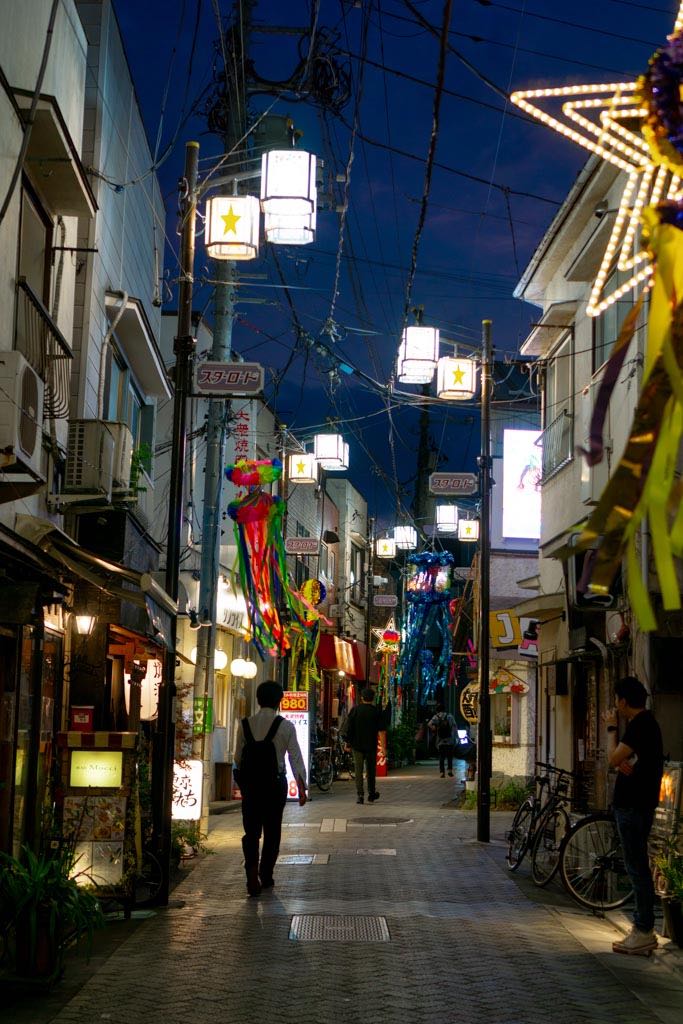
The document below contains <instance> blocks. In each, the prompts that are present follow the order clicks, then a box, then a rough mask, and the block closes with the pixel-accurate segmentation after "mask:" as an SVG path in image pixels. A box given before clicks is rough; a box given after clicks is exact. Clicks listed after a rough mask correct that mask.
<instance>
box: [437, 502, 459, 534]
mask: <svg viewBox="0 0 683 1024" xmlns="http://www.w3.org/2000/svg"><path fill="white" fill-rule="evenodd" d="M436 529H437V531H438V532H439V533H457V532H458V506H457V505H437V506H436Z"/></svg>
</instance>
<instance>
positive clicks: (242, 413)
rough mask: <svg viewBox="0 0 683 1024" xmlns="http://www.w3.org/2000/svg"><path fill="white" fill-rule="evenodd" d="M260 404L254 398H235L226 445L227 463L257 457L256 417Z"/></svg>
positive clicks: (232, 404)
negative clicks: (245, 399)
mask: <svg viewBox="0 0 683 1024" xmlns="http://www.w3.org/2000/svg"><path fill="white" fill-rule="evenodd" d="M257 411H258V404H257V403H256V402H255V401H253V400H247V401H244V400H241V399H238V398H237V399H233V401H232V403H231V417H230V430H229V434H228V443H227V445H226V465H228V466H230V465H232V464H233V463H235V462H237V461H238V460H239V459H255V458H256V418H257Z"/></svg>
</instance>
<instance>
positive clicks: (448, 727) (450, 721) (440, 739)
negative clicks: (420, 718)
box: [429, 704, 455, 779]
mask: <svg viewBox="0 0 683 1024" xmlns="http://www.w3.org/2000/svg"><path fill="white" fill-rule="evenodd" d="M429 728H430V729H431V731H432V732H433V733H436V750H437V753H438V755H439V774H440V776H441V778H442V779H444V778H445V777H446V772H445V768H446V761H448V774H449V775H450V776H451V778H453V730H454V729H455V719H454V718H453V715H450V714H449V713H448V712H447V711H446V710H445V708H444V706H443V704H439V705H438V707H437V709H436V714H435V715H434V717H433V718H432V719H431V720H430V722H429Z"/></svg>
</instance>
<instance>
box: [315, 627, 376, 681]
mask: <svg viewBox="0 0 683 1024" xmlns="http://www.w3.org/2000/svg"><path fill="white" fill-rule="evenodd" d="M316 658H317V659H318V664H319V665H320V667H321V668H325V669H328V670H330V671H336V672H345V673H346V675H347V676H351V677H352V679H363V678H364V677H365V673H364V672H363V673H362V674H361V675H360V676H359V675H357V668H356V664H357V663H356V660H355V658H354V651H353V641H348V640H342V638H341V637H339V636H335V635H334V633H321V634H320V642H319V643H318V651H317V653H316Z"/></svg>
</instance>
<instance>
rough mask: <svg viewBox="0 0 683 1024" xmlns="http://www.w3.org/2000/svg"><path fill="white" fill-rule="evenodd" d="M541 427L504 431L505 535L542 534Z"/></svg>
mask: <svg viewBox="0 0 683 1024" xmlns="http://www.w3.org/2000/svg"><path fill="white" fill-rule="evenodd" d="M538 435H539V432H538V430H504V431H503V537H510V538H513V537H518V538H524V539H527V538H528V539H531V540H538V539H539V537H540V536H541V449H540V447H539V446H538V445H536V444H535V443H534V442H535V441H536V440H537V439H538Z"/></svg>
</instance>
